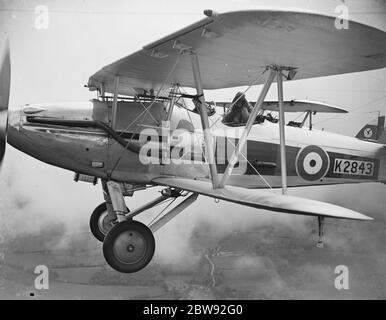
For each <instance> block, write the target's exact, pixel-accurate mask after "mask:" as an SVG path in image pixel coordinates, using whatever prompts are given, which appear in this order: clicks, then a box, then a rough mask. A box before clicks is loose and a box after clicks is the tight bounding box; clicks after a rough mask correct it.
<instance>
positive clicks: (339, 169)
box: [333, 159, 375, 176]
mask: <svg viewBox="0 0 386 320" xmlns="http://www.w3.org/2000/svg"><path fill="white" fill-rule="evenodd" d="M374 168H375V163H374V162H371V161H361V160H348V159H335V162H334V169H333V172H334V173H338V174H349V175H359V176H373V175H374Z"/></svg>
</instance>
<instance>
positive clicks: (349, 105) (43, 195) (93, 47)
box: [0, 0, 386, 246]
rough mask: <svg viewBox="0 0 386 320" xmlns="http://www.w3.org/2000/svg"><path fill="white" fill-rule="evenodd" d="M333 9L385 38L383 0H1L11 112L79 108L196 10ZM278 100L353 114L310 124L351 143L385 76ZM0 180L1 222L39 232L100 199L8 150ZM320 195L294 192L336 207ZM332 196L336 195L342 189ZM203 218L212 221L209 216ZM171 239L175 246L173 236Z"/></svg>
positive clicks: (295, 90)
mask: <svg viewBox="0 0 386 320" xmlns="http://www.w3.org/2000/svg"><path fill="white" fill-rule="evenodd" d="M342 3H345V4H346V5H347V6H348V8H349V14H350V16H349V18H350V19H351V20H355V21H359V22H362V23H367V24H370V25H372V26H374V27H377V28H379V29H382V30H384V31H386V18H385V17H386V4H385V1H384V0H368V1H361V0H345V1H339V0H326V1H318V0H275V1H272V0H270V1H268V0H261V1H257V0H256V1H252V0H229V1H224V0H221V1H220V0H213V1H203V0H197V1H181V0H179V1H177V0H171V1H156V0H152V1H151V0H143V1H132V0H119V1H110V2H107V1H97V0H94V1H91V0H84V1H75V0H73V1H55V0H53V1H35V0H29V1H21V0H20V1H10V0H0V28H1V29H0V32H1V39H4V38H5V37H6V36H7V37H8V38H9V39H10V44H11V58H12V87H11V100H10V105H11V107H10V108H11V109H15V108H19V107H20V106H22V105H24V104H27V103H38V102H55V101H82V100H83V101H84V100H87V99H90V98H93V97H94V93H91V92H89V91H88V90H87V89H86V88H84V87H83V86H84V84H86V83H87V80H88V77H89V76H90V75H91V74H93V73H94V72H96V71H97V70H99V69H100V68H101V67H103V66H104V65H106V64H109V63H111V62H113V61H115V60H117V59H119V58H121V57H123V56H125V55H128V54H130V53H132V52H134V51H136V50H138V49H139V48H142V46H144V45H146V44H148V43H150V42H153V41H154V40H157V39H159V38H160V37H162V36H165V35H167V34H169V33H172V32H174V31H176V30H178V29H180V28H182V27H184V26H186V25H188V24H190V23H193V22H195V21H197V20H199V19H201V18H203V13H202V12H203V10H204V9H208V8H210V9H213V10H215V11H219V12H226V11H230V10H241V9H258V8H280V9H285V8H287V9H296V8H303V9H308V10H311V11H316V12H324V13H327V14H330V15H334V10H335V8H336V6H337V5H341V4H342ZM39 5H44V6H46V7H47V8H48V28H47V29H37V28H36V26H35V20H36V17H37V14H36V13H35V9H36V7H37V6H39ZM332 49H333V48H332ZM259 89H260V87H255V88H252V89H251V90H250V91H249V92H248V98H250V99H254V98H255V97H256V96H257V94H258V92H259ZM275 89H276V88H275V86H273V87H272V89H271V90H270V92H269V94H268V98H269V99H275V98H276V91H275ZM236 90H238V89H227V90H218V91H213V92H211V91H209V92H207V97H208V99H210V100H212V99H218V100H220V99H221V100H229V99H231V98H232V97H233V96H234V94H235V92H236ZM285 98H286V99H294V98H296V99H310V100H315V101H324V102H326V103H329V104H333V105H337V106H340V107H343V108H345V109H347V110H348V111H350V110H352V113H349V114H348V115H341V116H338V117H336V116H334V117H331V115H330V116H328V115H327V116H324V117H322V116H320V117H318V118H317V119H315V122H316V127H317V128H324V129H325V130H330V131H334V132H337V133H342V134H346V135H351V136H353V135H355V134H356V132H357V131H359V129H360V128H361V127H362V126H363V125H364V124H366V123H367V122H369V121H370V120H371V119H373V118H375V117H376V116H377V114H376V112H377V111H380V112H382V113H383V114H384V113H385V112H386V71H385V69H383V70H378V71H371V72H365V73H361V74H355V75H344V76H336V77H329V78H323V79H312V80H303V81H294V82H291V83H285ZM374 112H375V113H374ZM0 177H1V180H0V188H1V197H2V199H1V200H2V206H3V216H4V208H5V209H6V210H7V213H6V214H7V217H9V216H12V217H13V218H14V220H15V221H16V222H15V225H17V226H18V227H19V228H20V229H25V228H33V227H34V226H36V228H38V226H39V225H40V222H41V220H47V219H52V218H55V219H58V220H66V221H68V220H70V221H71V222H72V223H75V221H77V222H78V220H79V221H80V223H83V224H85V223H87V221H88V218H89V214H90V213H91V211H92V210H93V209H94V208H95V207H96V205H98V204H99V203H100V202H101V201H102V195H101V190H100V186H97V187H92V186H91V185H88V184H82V183H77V184H75V183H74V182H73V181H72V178H73V173H71V172H67V171H64V170H62V169H57V168H55V167H52V166H49V165H46V164H43V163H40V162H38V161H37V160H34V159H32V158H30V157H29V156H26V155H24V154H22V153H21V152H19V151H17V150H14V149H13V148H12V147H10V146H8V149H7V155H6V159H5V162H4V165H3V168H2V170H1V173H0ZM347 188H348V189H344V190H351V191H352V192H355V193H356V194H362V195H366V194H367V195H368V197H369V198H371V199H372V200H373V201H374V202H379V203H383V202H382V201H383V198H384V197H383V191H384V190H383V189H384V186H383V185H380V186H378V185H376V186H373V185H372V186H371V187H368V186H367V187H366V186H363V187H362V186H359V187H358V186H357V187H350V186H349V187H347ZM350 188H351V189H350ZM313 190H315V189H313ZM323 190H324V191H325V192H323V194H321V193H318V194H316V193H314V192H313V191H305V192H303V191H301V192H303V194H305V195H307V196H310V197H314V198H321V199H324V200H327V201H328V200H329V198H328V196H331V197H330V201H335V202H337V203H339V202H340V203H342V200H341V199H339V198H338V199H337V198H336V197H334V190H337V189H334V187H331V189H329V187H325V189H323ZM339 190H340V191H341V192H342V190H343V189H339ZM291 192H293V193H296V192H298V191H296V190H295V191H290V193H291ZM153 194H154V192H153ZM47 195H49V196H48V197H47ZM374 195H376V196H374ZM144 198H145V196H144V195H140V196H139V197H137V198H135V199H131V200H129V202H128V206H129V207H130V208H134V207H136V206H137V204H138V203H139V202H141V201H142V200H143V199H144ZM350 201H351V203H349V204H348V205H350V206H351V208H355V207H357V206H358V205H360V203H361V201H360V199H356V198H355V197H352V198H350ZM355 201H357V202H355ZM15 202H17V203H18V204H19V206H17V205H15ZM212 202H213V201H212V200H199V201H198V202H197V203H196V204H195V205H194V207H192V208H193V209H192V211H194V210H199V209H200V208H202V207H203V206H206V207H207V206H208V203H209V208H211V207H213V208H216V207H215V204H214V203H212ZM25 204H28V205H27V206H26V205H25ZM221 205H222V207H221V208H222V210H231V209H232V208H233V209H234V208H236V207H235V205H224V204H221ZM20 208H22V209H20ZM237 208H238V210H241V211H245V213H246V214H247V215H248V217H249V219H252V218H251V213H253V210H251V209H247V208H242V209H240V208H239V207H237ZM26 215H27V216H28V217H31V220H30V222H29V224H28V225H26V224H23V223H22V221H24V219H25V216H26ZM211 220H213V221H215V218H214V217H213V215H211ZM11 225H12V223H11ZM172 241H174V243H175V239H172ZM161 246H162V241H161Z"/></svg>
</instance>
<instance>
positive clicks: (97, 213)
mask: <svg viewBox="0 0 386 320" xmlns="http://www.w3.org/2000/svg"><path fill="white" fill-rule="evenodd" d="M111 227H112V225H111V222H110V220H109V214H108V212H107V206H106V202H103V203H101V204H100V205H99V206H97V207H96V208H95V210H94V211H93V213H92V214H91V217H90V229H91V232H92V234H93V235H94V237H95V238H97V239H98V240H99V241H100V242H103V240H104V238H105V236H106V234H107V233H108V232H109V230H110V229H111Z"/></svg>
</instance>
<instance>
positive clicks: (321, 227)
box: [316, 217, 324, 248]
mask: <svg viewBox="0 0 386 320" xmlns="http://www.w3.org/2000/svg"><path fill="white" fill-rule="evenodd" d="M318 227H319V240H318V243H317V244H316V246H317V247H318V248H324V217H318Z"/></svg>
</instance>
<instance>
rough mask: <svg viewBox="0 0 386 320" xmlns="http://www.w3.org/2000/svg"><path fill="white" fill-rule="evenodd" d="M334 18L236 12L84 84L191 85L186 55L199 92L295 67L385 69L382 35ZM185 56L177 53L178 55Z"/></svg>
mask: <svg viewBox="0 0 386 320" xmlns="http://www.w3.org/2000/svg"><path fill="white" fill-rule="evenodd" d="M335 19H336V18H335V17H331V16H325V15H320V14H314V13H306V12H290V11H268V10H254V11H238V12H228V13H224V14H219V15H217V16H216V17H207V18H205V19H203V20H201V21H199V22H197V23H195V24H193V25H191V26H188V27H186V28H184V29H182V30H180V31H177V32H175V33H174V34H172V35H170V36H168V37H165V38H163V39H161V40H159V41H156V42H154V43H152V44H150V45H148V46H145V47H144V48H143V49H142V50H139V51H137V52H135V53H133V54H131V55H129V56H127V57H124V58H122V59H120V60H118V61H116V62H114V63H112V64H110V65H108V66H106V67H104V68H102V69H101V70H100V71H98V72H97V73H95V74H94V75H92V76H91V77H90V79H89V82H88V86H89V88H90V90H98V89H100V88H101V86H103V87H104V90H105V92H114V78H115V76H119V78H120V83H119V88H118V91H119V94H128V95H132V94H133V92H132V89H131V88H138V89H141V90H158V89H159V88H161V87H163V86H164V87H165V89H166V88H167V87H170V85H171V84H179V85H180V86H182V87H195V83H194V77H193V74H192V67H191V60H190V57H189V52H190V51H194V52H195V53H196V54H197V56H198V57H199V62H200V69H201V75H202V82H203V88H204V89H219V88H229V87H236V86H243V85H250V84H251V83H254V84H262V83H264V81H265V79H263V78H264V77H261V79H260V80H259V81H258V82H256V79H257V78H258V77H259V76H260V75H261V73H262V72H263V71H264V70H265V68H266V67H267V66H272V65H278V66H285V67H288V68H293V69H295V70H296V72H297V73H296V76H295V79H307V78H314V77H324V76H331V75H336V74H344V73H351V72H360V71H367V70H374V69H379V68H384V67H386V32H383V31H382V30H378V29H375V28H373V27H370V26H368V25H364V24H360V23H357V22H353V21H350V27H349V29H341V30H339V29H337V28H335ZM182 51H183V52H185V53H184V54H181V52H182Z"/></svg>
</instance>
